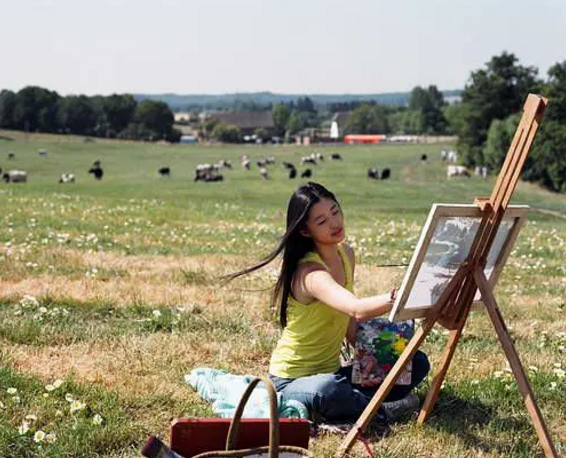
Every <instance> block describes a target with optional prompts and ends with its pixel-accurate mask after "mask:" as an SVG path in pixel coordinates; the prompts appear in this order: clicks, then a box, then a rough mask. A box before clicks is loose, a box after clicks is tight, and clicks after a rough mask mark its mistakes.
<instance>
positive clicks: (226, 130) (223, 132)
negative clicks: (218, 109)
mask: <svg viewBox="0 0 566 458" xmlns="http://www.w3.org/2000/svg"><path fill="white" fill-rule="evenodd" d="M212 136H213V137H214V138H215V139H216V140H218V141H219V142H223V143H238V142H239V141H240V129H239V128H238V127H237V126H233V125H226V124H217V125H216V126H215V127H214V130H213V131H212Z"/></svg>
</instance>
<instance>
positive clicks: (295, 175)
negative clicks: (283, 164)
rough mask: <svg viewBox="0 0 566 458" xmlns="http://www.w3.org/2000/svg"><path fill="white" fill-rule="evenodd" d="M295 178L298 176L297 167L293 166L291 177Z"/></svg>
mask: <svg viewBox="0 0 566 458" xmlns="http://www.w3.org/2000/svg"><path fill="white" fill-rule="evenodd" d="M295 178H297V169H296V168H295V167H293V168H292V169H289V179H290V180H293V179H295Z"/></svg>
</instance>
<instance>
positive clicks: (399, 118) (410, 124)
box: [387, 109, 424, 135]
mask: <svg viewBox="0 0 566 458" xmlns="http://www.w3.org/2000/svg"><path fill="white" fill-rule="evenodd" d="M387 120H388V124H389V130H390V132H391V133H392V134H398V135H419V134H421V133H423V131H424V117H423V114H422V113H421V112H420V111H419V110H407V109H402V110H398V111H395V112H394V113H392V114H391V115H389V116H388V118H387Z"/></svg>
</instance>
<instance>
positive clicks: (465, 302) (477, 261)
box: [337, 94, 558, 458]
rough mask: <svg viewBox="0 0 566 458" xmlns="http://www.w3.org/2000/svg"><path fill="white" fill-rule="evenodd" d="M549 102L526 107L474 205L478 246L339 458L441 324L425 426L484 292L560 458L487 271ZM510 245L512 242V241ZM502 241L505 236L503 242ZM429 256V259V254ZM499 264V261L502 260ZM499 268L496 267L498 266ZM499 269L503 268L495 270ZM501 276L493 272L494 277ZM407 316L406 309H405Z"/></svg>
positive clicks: (536, 99)
mask: <svg viewBox="0 0 566 458" xmlns="http://www.w3.org/2000/svg"><path fill="white" fill-rule="evenodd" d="M546 105H547V100H546V99H545V98H543V97H540V96H538V95H535V94H529V96H528V97H527V100H526V102H525V105H524V107H523V116H522V118H521V121H520V123H519V125H518V127H517V130H516V132H515V136H514V137H513V141H512V142H511V146H510V147H509V151H508V153H507V156H506V158H505V162H504V163H503V166H502V168H501V171H500V173H499V175H498V177H497V181H496V183H495V186H494V188H493V191H492V193H491V196H490V197H489V198H483V197H481V198H480V197H477V198H476V199H475V200H474V205H475V206H476V207H477V209H478V211H479V212H480V223H479V225H478V226H477V230H475V235H474V236H473V241H472V243H471V246H470V247H469V250H468V249H467V253H468V254H467V256H466V257H465V258H464V260H463V261H462V262H461V263H459V267H458V268H457V269H456V271H455V272H454V273H453V275H451V278H450V280H449V281H448V282H447V284H445V285H444V286H443V291H442V292H441V293H440V295H439V297H438V298H437V299H436V301H435V303H434V304H431V306H430V307H427V308H428V311H427V313H426V314H425V319H424V320H423V322H422V323H421V326H420V327H419V328H418V330H417V331H416V332H415V335H414V337H413V338H412V339H411V341H410V342H409V343H408V344H407V347H406V348H405V351H404V352H403V354H402V355H401V356H400V357H399V359H398V360H397V362H396V363H395V365H394V366H393V368H392V369H391V371H390V372H389V374H388V375H387V377H386V378H385V380H384V381H383V383H382V384H381V385H380V387H379V388H378V389H377V391H376V393H375V395H374V396H373V398H372V399H371V401H370V402H369V404H368V406H367V407H366V409H365V410H364V412H362V414H361V415H360V418H359V419H358V420H357V421H356V423H355V425H354V426H353V427H352V429H351V430H350V432H349V433H348V434H347V436H346V438H345V439H344V442H343V443H342V445H341V446H340V448H339V449H338V453H337V456H338V457H343V456H344V455H345V454H346V453H347V452H348V451H349V450H350V448H351V447H352V445H353V443H354V441H355V440H356V438H357V437H358V435H359V434H360V433H361V432H363V431H364V430H365V428H366V427H367V426H368V425H369V423H370V421H371V419H372V417H373V415H375V414H376V413H377V411H378V409H379V407H380V406H381V403H382V402H383V400H384V399H385V398H386V397H387V395H388V394H389V393H390V392H391V390H392V389H393V387H394V385H395V381H396V380H397V378H398V377H399V376H400V375H401V373H402V371H403V370H404V368H405V366H406V365H407V364H408V362H409V361H410V360H411V359H412V357H413V356H414V355H415V353H416V352H417V350H418V348H419V347H420V345H421V344H422V343H423V342H424V340H425V338H426V337H427V335H428V334H429V333H430V331H431V330H432V328H433V326H434V325H435V324H437V323H438V324H440V325H441V326H443V327H444V328H446V329H447V330H448V343H447V344H446V347H445V349H444V352H443V354H442V355H441V357H440V361H439V364H438V368H437V370H436V373H435V375H434V378H433V379H432V383H431V385H430V388H429V390H428V393H427V397H426V399H425V401H424V403H423V406H422V408H421V411H420V413H419V417H418V422H419V423H423V422H424V421H425V420H426V419H427V418H428V416H429V415H430V413H431V411H432V408H433V407H434V404H435V403H436V399H437V397H438V395H439V392H440V388H441V386H442V382H443V381H444V377H445V376H446V373H447V371H448V368H449V366H450V362H451V361H452V357H453V356H454V352H455V350H456V347H457V345H458V342H459V340H460V337H461V336H462V332H463V329H464V326H465V324H466V322H467V320H468V316H469V312H470V309H471V307H472V304H473V303H474V302H475V301H476V298H477V297H478V296H477V292H478V291H479V293H480V296H479V297H481V301H482V303H483V305H484V306H485V310H486V311H487V313H488V315H489V318H490V320H491V322H492V324H493V328H494V330H495V333H496V334H497V338H498V339H499V342H500V344H501V347H502V348H503V351H504V353H505V356H506V357H507V360H508V361H509V365H510V367H511V370H512V372H513V375H514V376H515V380H516V381H517V386H518V388H519V390H520V392H521V394H522V396H523V402H524V404H525V407H526V409H527V411H528V413H529V416H530V417H531V420H532V422H533V425H534V428H535V431H536V433H537V436H538V439H539V442H540V444H541V446H542V448H543V450H544V453H545V455H546V456H547V457H548V458H558V454H557V452H556V448H555V447H554V444H553V442H552V439H551V436H550V433H549V431H548V429H547V427H546V424H545V422H544V419H543V417H542V414H541V411H540V409H539V407H538V404H537V402H536V399H535V396H534V393H533V391H532V389H531V386H530V384H529V381H528V378H527V375H526V373H525V370H524V369H523V366H522V364H521V360H520V358H519V355H518V353H517V350H516V349H515V345H514V343H513V339H512V338H511V336H510V335H509V331H508V330H507V326H506V325H505V321H504V319H503V315H502V314H501V311H500V310H499V308H498V304H497V301H496V299H495V296H494V293H493V286H494V285H493V284H491V283H490V280H489V279H488V276H486V266H487V265H488V259H489V257H490V252H491V250H492V249H494V246H495V249H497V244H498V243H499V244H501V242H500V241H499V242H498V234H499V230H500V227H501V224H502V221H504V217H505V214H506V211H507V210H508V209H509V208H511V207H510V206H509V202H510V200H511V197H512V195H513V192H514V191H515V188H516V186H517V183H518V181H519V177H520V174H521V170H522V167H523V165H524V163H525V160H526V157H527V155H528V153H529V150H530V148H531V145H532V143H533V140H534V138H535V135H536V132H537V129H538V126H539V125H540V122H541V119H542V116H543V114H544V110H545V108H546ZM506 238H507V239H510V238H511V236H510V235H508V236H507V237H506ZM499 240H501V236H499ZM504 245H505V243H503V245H502V247H501V250H500V251H501V253H500V254H499V255H498V256H501V255H502V254H503V253H504V252H505V248H504ZM423 256H424V254H423ZM496 258H497V257H496ZM496 265H497V262H495V264H494V266H496ZM495 269H497V267H495ZM494 273H495V271H494V272H492V273H491V276H493V274H494ZM405 310H406V309H405Z"/></svg>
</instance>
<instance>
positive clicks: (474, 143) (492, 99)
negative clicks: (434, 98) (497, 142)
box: [458, 52, 540, 166]
mask: <svg viewBox="0 0 566 458" xmlns="http://www.w3.org/2000/svg"><path fill="white" fill-rule="evenodd" d="M537 73H538V71H537V69H536V68H535V67H523V66H521V65H519V64H518V59H517V57H515V55H514V54H509V53H507V52H503V53H502V54H501V55H499V56H494V57H492V58H491V60H490V61H489V62H488V63H487V64H486V68H485V69H480V70H477V71H475V72H472V74H471V77H470V80H469V83H468V84H467V85H466V87H465V88H464V91H463V93H462V103H463V104H465V105H467V108H466V109H465V110H464V111H463V115H464V118H463V123H462V131H461V132H460V136H459V139H458V148H459V150H460V151H461V153H462V157H463V160H464V163H465V165H467V166H473V165H483V163H484V157H483V149H484V147H485V142H486V140H487V133H488V129H489V126H490V125H491V122H492V121H493V120H494V119H505V118H506V117H508V116H509V115H511V114H513V113H517V112H518V111H519V110H520V109H521V107H522V106H523V103H524V101H525V98H526V96H527V94H528V93H529V92H532V91H536V89H537V88H538V87H539V86H540V81H539V80H538V79H537Z"/></svg>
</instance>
